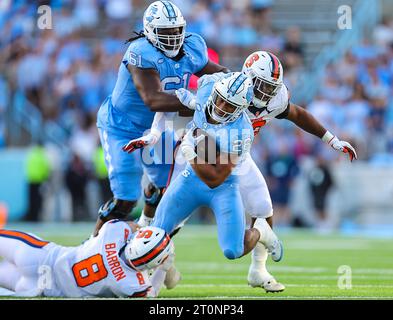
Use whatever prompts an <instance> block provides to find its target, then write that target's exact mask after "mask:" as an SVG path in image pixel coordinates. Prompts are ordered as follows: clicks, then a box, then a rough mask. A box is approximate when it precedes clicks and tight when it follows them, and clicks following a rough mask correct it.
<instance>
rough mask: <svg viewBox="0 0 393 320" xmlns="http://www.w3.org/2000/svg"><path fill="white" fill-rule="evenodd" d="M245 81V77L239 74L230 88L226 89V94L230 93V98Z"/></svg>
mask: <svg viewBox="0 0 393 320" xmlns="http://www.w3.org/2000/svg"><path fill="white" fill-rule="evenodd" d="M246 80H247V77H246V76H245V75H244V74H240V75H239V76H238V77H237V78H236V80H235V81H233V83H232V84H231V86H230V87H229V89H228V93H231V94H232V96H234V95H235V94H236V92H237V90H239V88H240V86H241V85H242V84H243V82H244V81H246Z"/></svg>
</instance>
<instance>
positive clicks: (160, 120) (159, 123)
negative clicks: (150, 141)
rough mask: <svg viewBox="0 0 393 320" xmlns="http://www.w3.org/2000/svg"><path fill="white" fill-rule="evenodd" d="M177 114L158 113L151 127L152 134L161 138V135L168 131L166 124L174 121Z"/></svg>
mask: <svg viewBox="0 0 393 320" xmlns="http://www.w3.org/2000/svg"><path fill="white" fill-rule="evenodd" d="M175 115H176V112H156V114H155V115H154V119H153V123H152V125H151V134H153V135H154V136H156V138H157V139H159V138H160V136H161V134H162V133H163V132H164V131H165V130H166V127H165V122H166V121H170V120H172V121H173V120H174V117H175Z"/></svg>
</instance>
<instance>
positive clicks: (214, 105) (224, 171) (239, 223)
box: [152, 72, 282, 261]
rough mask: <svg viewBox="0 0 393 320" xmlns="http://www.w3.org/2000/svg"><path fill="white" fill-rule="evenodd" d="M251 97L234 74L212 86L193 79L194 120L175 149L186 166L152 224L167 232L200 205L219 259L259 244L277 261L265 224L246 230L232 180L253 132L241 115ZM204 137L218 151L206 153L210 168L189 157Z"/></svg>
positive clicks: (277, 245)
mask: <svg viewBox="0 0 393 320" xmlns="http://www.w3.org/2000/svg"><path fill="white" fill-rule="evenodd" d="M252 97H253V85H252V81H251V79H249V78H248V77H247V76H245V75H244V74H242V73H240V72H236V73H232V74H229V75H227V76H226V77H223V78H222V79H221V80H218V81H215V80H214V79H212V77H209V76H204V77H202V78H201V79H200V80H199V88H198V91H197V95H196V99H195V113H194V118H193V121H192V122H191V123H190V129H189V130H188V132H187V133H186V135H185V136H184V138H183V141H182V143H181V146H180V149H181V151H182V153H183V155H184V158H185V159H186V160H187V165H186V168H185V170H183V171H182V173H181V174H179V175H178V176H177V177H176V178H175V180H174V181H172V182H171V184H170V185H169V187H168V188H167V189H166V191H165V193H164V195H163V197H162V199H161V202H160V203H159V205H158V207H157V212H156V215H155V218H154V220H153V222H152V225H153V226H156V227H159V228H162V229H164V230H165V231H166V232H168V233H172V232H174V231H175V230H176V228H177V227H178V226H179V224H180V223H181V222H182V221H184V220H185V219H187V218H188V217H189V216H190V215H191V213H192V212H193V211H194V210H195V209H197V208H198V207H200V206H203V205H205V206H208V207H210V208H211V209H212V210H213V212H214V215H215V217H216V221H217V229H218V241H219V245H220V247H221V250H222V252H223V253H224V255H225V257H227V258H228V259H236V258H239V257H241V256H243V255H245V254H247V253H248V252H250V251H251V250H252V249H253V248H254V247H255V245H256V243H257V242H258V241H259V242H261V243H262V244H263V245H264V246H266V247H268V248H269V249H270V250H271V252H272V256H273V257H274V259H275V260H276V261H279V260H280V259H281V257H282V244H281V241H279V240H278V238H277V236H276V235H275V234H274V232H273V231H272V229H271V228H270V226H269V225H268V224H267V222H266V220H265V219H258V220H257V221H256V222H255V224H254V226H253V228H250V229H248V230H246V226H245V217H244V208H243V204H242V200H241V196H240V190H239V182H238V176H237V175H236V174H234V173H235V172H234V171H235V170H236V168H238V164H239V162H240V163H241V162H242V160H243V158H244V157H246V156H247V154H248V153H249V150H250V147H251V143H252V140H253V128H252V125H251V122H250V120H249V118H248V116H247V115H246V113H245V110H247V108H248V107H249V105H250V103H251V101H252ZM200 130H202V133H201V132H200ZM198 133H200V134H199V135H198ZM195 134H196V136H195ZM205 137H208V138H209V139H212V140H213V146H216V145H217V146H218V150H215V148H214V149H213V150H209V151H210V156H211V155H212V152H213V154H214V162H215V163H211V162H208V161H206V159H205V157H201V156H199V155H198V154H197V153H196V152H195V147H197V148H198V147H199V144H200V143H201V141H205ZM209 139H208V140H209ZM205 149H206V147H205Z"/></svg>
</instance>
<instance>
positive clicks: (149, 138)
mask: <svg viewBox="0 0 393 320" xmlns="http://www.w3.org/2000/svg"><path fill="white" fill-rule="evenodd" d="M157 141H158V138H157V136H156V135H155V134H152V133H149V134H147V135H145V136H143V137H140V138H136V139H133V140H130V141H129V142H128V143H127V144H126V145H124V146H123V148H122V150H123V151H124V152H127V153H132V152H134V151H135V150H138V149H141V148H144V147H146V146H151V145H154V144H156V143H157Z"/></svg>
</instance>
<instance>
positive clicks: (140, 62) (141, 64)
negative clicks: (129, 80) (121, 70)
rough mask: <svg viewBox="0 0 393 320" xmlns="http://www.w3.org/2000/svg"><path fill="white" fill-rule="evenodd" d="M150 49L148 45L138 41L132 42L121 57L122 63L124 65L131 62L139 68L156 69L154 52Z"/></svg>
mask: <svg viewBox="0 0 393 320" xmlns="http://www.w3.org/2000/svg"><path fill="white" fill-rule="evenodd" d="M150 51H151V50H150V47H149V46H143V45H141V44H140V43H139V42H138V41H135V42H132V43H131V44H130V46H129V47H128V50H127V51H126V53H125V55H124V57H123V64H124V65H125V66H126V67H127V66H128V65H129V64H131V65H133V66H135V67H138V68H141V69H157V67H156V64H155V63H154V60H155V59H154V57H155V54H154V52H150Z"/></svg>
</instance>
